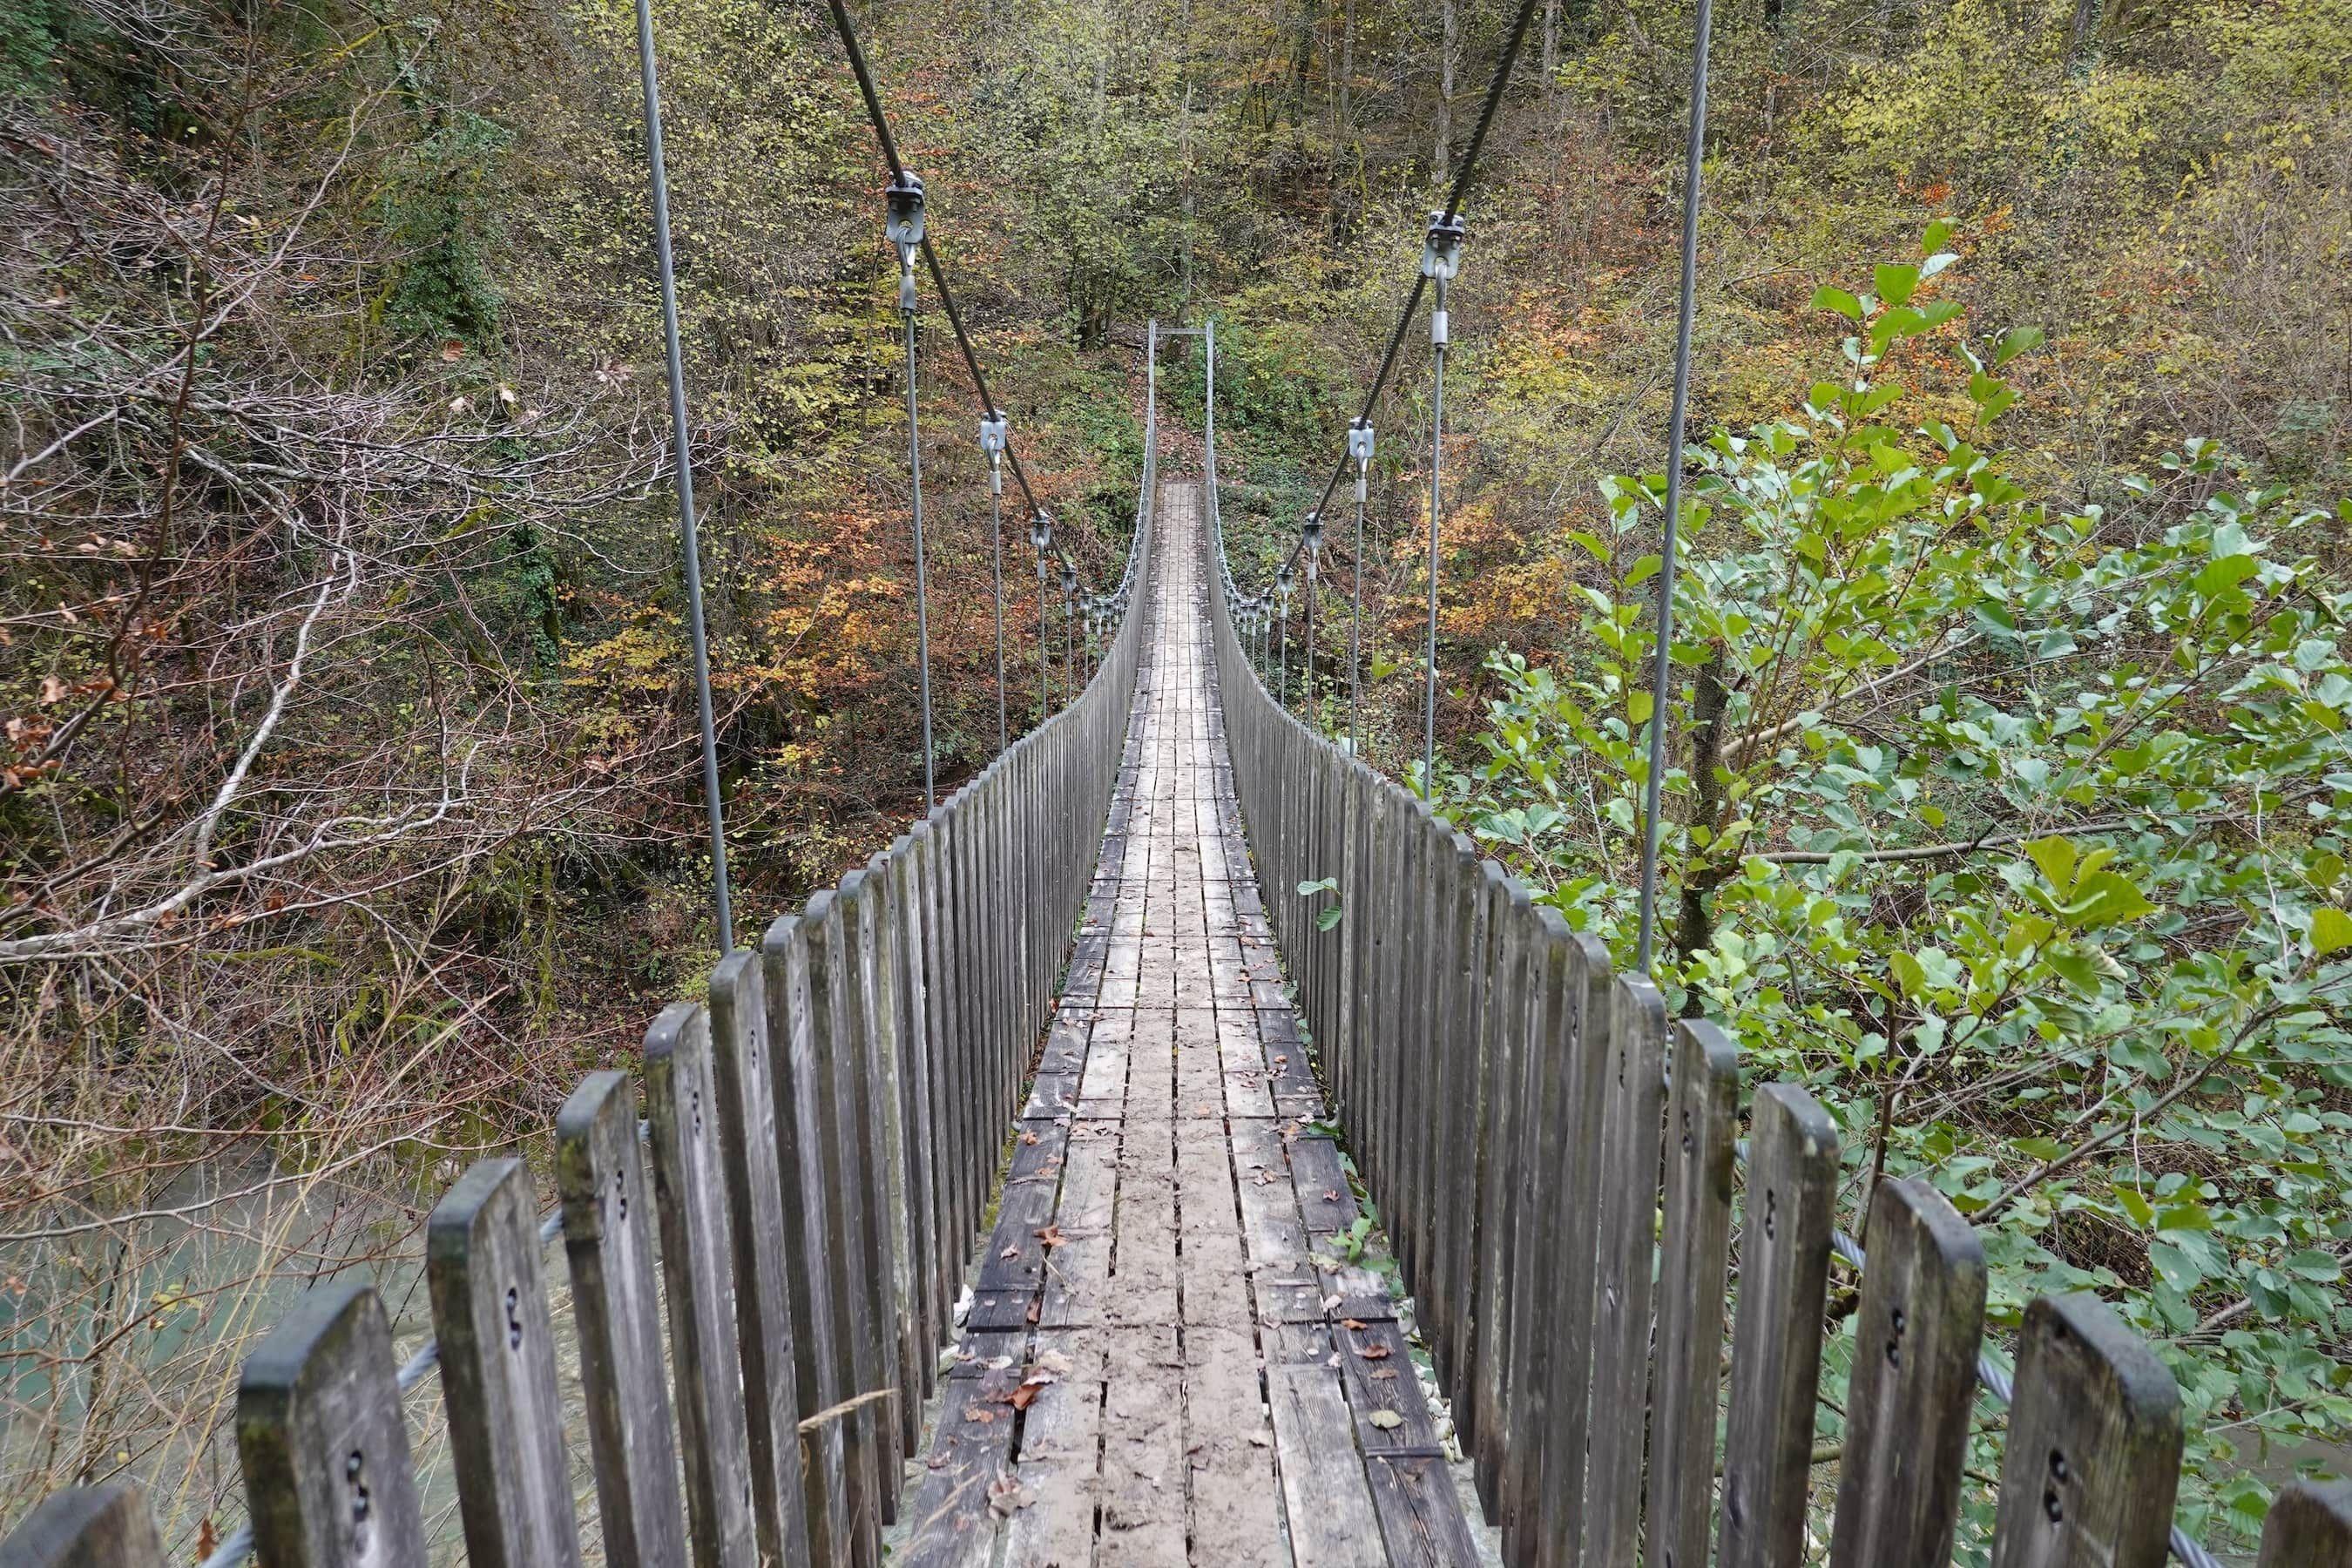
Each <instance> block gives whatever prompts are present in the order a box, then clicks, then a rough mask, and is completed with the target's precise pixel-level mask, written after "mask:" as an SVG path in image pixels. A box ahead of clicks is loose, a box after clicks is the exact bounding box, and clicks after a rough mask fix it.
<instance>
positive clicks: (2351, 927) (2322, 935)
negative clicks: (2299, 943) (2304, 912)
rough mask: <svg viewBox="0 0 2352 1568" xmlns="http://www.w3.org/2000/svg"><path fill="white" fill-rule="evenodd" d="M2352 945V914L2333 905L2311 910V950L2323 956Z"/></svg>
mask: <svg viewBox="0 0 2352 1568" xmlns="http://www.w3.org/2000/svg"><path fill="white" fill-rule="evenodd" d="M2347 947H2352V914H2346V913H2345V912H2344V911H2343V910H2339V909H2336V908H2333V907H2328V908H2324V909H2316V910H2312V911H2311V951H2312V952H2315V953H2316V954H2317V955H2318V956H2319V957H2321V958H2326V956H2327V955H2328V954H2329V953H2331V952H2342V951H2344V949H2346V948H2347Z"/></svg>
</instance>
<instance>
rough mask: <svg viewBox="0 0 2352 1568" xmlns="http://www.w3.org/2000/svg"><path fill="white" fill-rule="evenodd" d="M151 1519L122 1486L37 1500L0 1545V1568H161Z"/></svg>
mask: <svg viewBox="0 0 2352 1568" xmlns="http://www.w3.org/2000/svg"><path fill="white" fill-rule="evenodd" d="M0 1568H163V1546H162V1544H161V1543H160V1542H158V1541H157V1539H156V1536H155V1516H154V1515H153V1514H152V1512H150V1511H149V1510H148V1507H147V1500H146V1499H145V1498H143V1497H142V1496H140V1494H139V1489H137V1488H136V1487H133V1486H131V1485H130V1484H128V1483H127V1482H123V1481H110V1482H108V1483H107V1484H105V1485H103V1486H95V1487H68V1488H67V1489H65V1490H63V1491H60V1492H52V1493H50V1494H49V1495H48V1496H47V1497H46V1498H44V1499H42V1500H41V1504H40V1506H39V1507H38V1508H36V1509H35V1510H33V1511H32V1512H31V1513H30V1514H28V1515H26V1518H25V1522H24V1523H22V1524H20V1525H18V1526H17V1527H16V1530H15V1531H11V1532H10V1534H9V1536H8V1538H7V1539H6V1540H5V1541H0Z"/></svg>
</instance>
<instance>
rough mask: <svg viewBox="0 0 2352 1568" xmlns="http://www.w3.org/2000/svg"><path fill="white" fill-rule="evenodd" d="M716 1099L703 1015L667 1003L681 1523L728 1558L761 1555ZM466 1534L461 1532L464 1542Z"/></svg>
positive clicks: (663, 1163)
mask: <svg viewBox="0 0 2352 1568" xmlns="http://www.w3.org/2000/svg"><path fill="white" fill-rule="evenodd" d="M717 1099H718V1092H717V1089H716V1088H715V1087H714V1085H713V1083H712V1077H711V1065H710V1026H709V1018H708V1017H707V1016H706V1015H705V1014H704V1012H703V1010H702V1009H701V1008H699V1007H697V1006H694V1005H691V1004H688V1003H684V1002H674V1003H672V1004H670V1005H668V1006H667V1007H665V1008H663V1009H662V1011H661V1013H660V1015H659V1016H657V1017H656V1018H655V1019H654V1023H653V1027H652V1028H650V1029H648V1030H646V1120H647V1121H649V1122H650V1123H651V1125H652V1132H653V1149H654V1195H655V1200H656V1205H657V1212H658V1213H659V1215H660V1217H661V1264H662V1281H663V1284H664V1286H665V1287H666V1288H667V1294H668V1297H669V1342H670V1361H671V1365H672V1367H673V1369H674V1370H675V1373H676V1376H677V1390H678V1432H679V1440H680V1441H679V1447H680V1449H681V1452H682V1454H683V1457H684V1458H685V1462H686V1514H687V1523H688V1537H689V1539H690V1541H691V1542H692V1544H693V1547H694V1553H695V1561H696V1562H697V1563H698V1564H701V1565H703V1568H735V1565H736V1564H740V1563H756V1562H758V1561H759V1550H760V1547H759V1524H758V1520H757V1519H756V1517H755V1516H754V1512H753V1509H752V1505H751V1487H750V1486H749V1485H748V1484H747V1481H748V1477H747V1474H746V1471H747V1468H748V1467H749V1464H750V1456H751V1439H750V1436H749V1429H748V1425H747V1423H748V1419H749V1418H748V1416H747V1415H746V1414H745V1411H744V1408H743V1372H742V1360H741V1356H740V1352H739V1350H738V1346H737V1342H736V1322H735V1258H734V1252H733V1249H732V1246H731V1243H730V1237H729V1234H728V1223H727V1196H726V1192H725V1189H724V1187H723V1186H722V1183H723V1182H724V1181H725V1179H726V1177H725V1173H724V1167H723V1165H722V1163H721V1159H720V1154H719V1110H718V1105H717ZM445 1364H446V1362H445ZM471 1539H472V1538H471V1534H470V1532H469V1533H468V1536H467V1540H468V1542H469V1544H470V1542H471Z"/></svg>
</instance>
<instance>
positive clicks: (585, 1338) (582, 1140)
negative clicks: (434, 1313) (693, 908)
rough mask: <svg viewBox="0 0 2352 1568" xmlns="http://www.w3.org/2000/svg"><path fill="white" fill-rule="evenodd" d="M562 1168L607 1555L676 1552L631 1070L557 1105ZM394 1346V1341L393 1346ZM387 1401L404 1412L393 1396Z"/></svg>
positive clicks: (650, 1567) (672, 1442) (646, 1187)
mask: <svg viewBox="0 0 2352 1568" xmlns="http://www.w3.org/2000/svg"><path fill="white" fill-rule="evenodd" d="M555 1178H556V1187H557V1190H558V1192H559V1193H560V1194H562V1204H563V1247H564V1254H565V1256H566V1258H568V1260H569V1261H570V1264H571V1271H572V1321H573V1324H574V1327H575V1329H576V1331H577V1332H578V1335H579V1342H580V1382H581V1385H582V1388H583V1393H584V1395H585V1403H586V1405H587V1413H588V1439H589V1449H590V1452H591V1454H592V1455H593V1458H594V1460H595V1468H596V1517H597V1527H598V1534H599V1535H600V1536H601V1537H602V1539H603V1542H604V1555H605V1558H606V1560H607V1561H609V1562H611V1563H614V1564H615V1565H616V1568H639V1565H644V1568H665V1565H668V1564H675V1563H684V1562H685V1561H686V1500H685V1498H684V1496H683V1494H682V1493H680V1491H679V1490H678V1479H677V1478H678V1457H677V1426H676V1423H675V1422H674V1420H673V1419H672V1417H671V1414H670V1406H669V1381H668V1378H667V1376H666V1375H665V1373H664V1370H663V1367H662V1337H661V1296H660V1292H659V1290H658V1289H656V1286H655V1284H654V1241H653V1226H654V1223H655V1220H654V1190H653V1185H652V1184H651V1183H650V1182H649V1181H647V1180H646V1171H645V1162H644V1160H643V1158H642V1157H641V1156H640V1154H639V1153H638V1150H637V1097H636V1091H635V1086H633V1085H632V1084H631V1083H630V1081H629V1077H628V1075H627V1074H626V1073H620V1072H596V1073H590V1074H589V1075H588V1077H587V1078H586V1079H585V1080H583V1082H582V1083H581V1085H580V1087H579V1088H578V1089H575V1090H573V1091H572V1098H571V1099H570V1100H566V1101H564V1103H563V1108H562V1110H559V1111H557V1112H556V1114H555ZM390 1349H391V1346H390V1342H389V1341H388V1340H387V1341H386V1342H385V1345H384V1351H385V1353H386V1355H387V1356H388V1355H389V1352H390ZM382 1381H383V1388H382V1389H380V1390H377V1391H374V1392H376V1393H377V1394H389V1393H390V1392H391V1387H392V1383H391V1377H390V1373H389V1372H388V1371H387V1372H386V1373H384V1375H383V1380H382ZM389 1407H390V1408H391V1409H393V1410H394V1411H395V1412H396V1411H397V1409H398V1407H399V1406H398V1400H397V1398H396V1397H394V1398H393V1399H392V1400H391V1402H390V1406H389ZM397 1424H398V1422H397V1418H396V1416H395V1420H394V1425H395V1426H396V1425H397ZM239 1428H240V1434H241V1433H242V1428H243V1423H242V1421H241V1420H240V1423H239ZM329 1447H332V1445H329ZM794 1448H795V1452H797V1449H798V1445H797V1444H795V1445H794Z"/></svg>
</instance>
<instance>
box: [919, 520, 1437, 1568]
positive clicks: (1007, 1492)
mask: <svg viewBox="0 0 2352 1568" xmlns="http://www.w3.org/2000/svg"><path fill="white" fill-rule="evenodd" d="M1159 508H1160V510H1159V528H1160V535H1159V544H1158V548H1157V550H1156V551H1155V552H1154V553H1155V577H1156V582H1155V583H1154V584H1153V587H1154V591H1155V598H1154V601H1153V603H1152V604H1151V605H1150V614H1151V616H1152V619H1151V621H1150V626H1149V627H1148V635H1147V639H1146V647H1145V650H1144V655H1143V666H1142V669H1141V672H1140V674H1139V677H1138V680H1137V693H1136V705H1135V714H1134V719H1133V721H1132V722H1131V724H1130V727H1129V733H1128V741H1127V750H1126V754H1125V757H1124V759H1123V763H1122V768H1121V773H1120V776H1119V784H1118V791H1117V794H1116V796H1115V798H1114V800H1113V803H1112V806H1111V813H1110V821H1109V825H1108V832H1107V834H1106V836H1105V837H1104V840H1103V846H1102V856H1101V858H1100V861H1099V863H1098V865H1097V870H1096V874H1095V879H1094V884H1093V888H1092V890H1091V892H1090V895H1089V897H1088V900H1087V909H1086V913H1085V918H1084V921H1083V922H1082V924H1081V926H1080V929H1079V935H1078V939H1077V944H1076V949H1075V951H1074V953H1073V956H1072V959H1071V963H1070V970H1069V974H1068V978H1067V982H1066V985H1065V987H1064V990H1063V994H1062V998H1061V1003H1060V1005H1059V1007H1058V1009H1057V1011H1056V1013H1055V1021H1054V1024H1053V1026H1052V1028H1051V1030H1050V1032H1049V1035H1048V1037H1047V1040H1046V1043H1045V1051H1044V1055H1043V1058H1041V1061H1040V1064H1039V1071H1038V1074H1037V1077H1036V1081H1035V1087H1034V1090H1033V1092H1032V1093H1031V1095H1030V1097H1029V1100H1028V1102H1027V1104H1026V1105H1025V1106H1024V1110H1023V1113H1022V1116H1021V1119H1020V1120H1019V1121H1017V1122H1016V1123H1015V1124H1014V1127H1013V1134H1012V1143H1013V1157H1012V1163H1011V1166H1010V1170H1009V1174H1008V1178H1007V1182H1006V1184H1005V1188H1004V1196H1003V1203H1002V1205H1001V1206H1000V1209H999V1214H998V1218H997V1222H996V1226H995V1228H994V1232H993V1234H992V1236H991V1237H990V1238H989V1240H988V1242H987V1244H986V1247H985V1248H984V1250H983V1251H982V1255H981V1258H980V1269H979V1276H978V1282H977V1285H976V1287H975V1289H974V1291H973V1294H972V1299H971V1310H970V1312H969V1314H968V1317H967V1321H966V1328H965V1331H964V1333H963V1336H962V1338H961V1341H960V1342H959V1345H958V1349H957V1359H956V1364H955V1368H954V1372H953V1373H952V1375H951V1376H950V1379H949V1389H948V1393H947V1395H946V1397H945V1399H944V1400H943V1401H942V1404H941V1406H940V1415H939V1419H938V1425H937V1428H936V1431H935V1434H934V1436H933V1439H932V1443H931V1447H930V1451H929V1455H928V1456H927V1458H926V1459H925V1461H924V1467H923V1468H922V1470H921V1472H920V1476H919V1480H918V1482H917V1483H916V1485H915V1487H914V1489H913V1493H912V1496H911V1497H910V1499H909V1500H908V1513H907V1518H908V1521H909V1532H908V1543H907V1546H906V1548H905V1552H904V1556H903V1558H902V1559H901V1560H902V1561H904V1562H907V1563H920V1564H946V1563H957V1564H972V1565H985V1564H989V1563H1004V1564H1008V1565H1012V1564H1018V1565H1022V1568H1045V1565H1053V1568H1082V1565H1085V1564H1095V1563H1099V1564H1105V1565H1118V1564H1160V1563H1203V1564H1207V1563H1214V1564H1219V1565H1223V1568H1247V1565H1252V1564H1264V1565H1266V1568H1282V1565H1284V1564H1290V1563H1297V1564H1299V1565H1300V1568H1308V1565H1317V1568H1319V1565H1324V1564H1359V1563H1361V1564H1380V1563H1416V1564H1419V1563H1426V1564H1445V1565H1449V1568H1450V1565H1453V1564H1457V1563H1458V1564H1468V1563H1475V1562H1476V1561H1477V1560H1478V1559H1477V1553H1476V1549H1475V1545H1474V1543H1473V1537H1472V1535H1471V1532H1470V1530H1469V1526H1468V1524H1467V1521H1465V1516H1464V1514H1463V1510H1462V1506H1461V1502H1460V1499H1459V1494H1458V1492H1457V1491H1456V1489H1455V1487H1454V1482H1453V1479H1452V1477H1451V1475H1450V1473H1449V1471H1448V1469H1447V1466H1446V1462H1445V1459H1444V1456H1443V1454H1442V1453H1441V1452H1440V1451H1439V1448H1438V1447H1437V1434H1436V1430H1435V1426H1434V1424H1433V1419H1432V1416H1431V1413H1430V1411H1429V1409H1428V1408H1427V1406H1426V1405H1425V1403H1424V1401H1423V1394H1422V1389H1421V1384H1420V1383H1419V1381H1418V1380H1417V1379H1416V1377H1415V1376H1414V1373H1413V1370H1412V1364H1411V1362H1410V1359H1409V1357H1408V1356H1407V1354H1406V1350H1405V1345H1404V1341H1403V1338H1402V1335H1401V1334H1400V1333H1399V1332H1398V1328H1397V1324H1396V1322H1395V1316H1396V1314H1395V1310H1394V1307H1393V1304H1392V1303H1391V1301H1390V1300H1389V1299H1388V1297H1387V1295H1386V1293H1385V1292H1384V1291H1383V1290H1382V1289H1381V1285H1380V1283H1379V1281H1378V1280H1377V1279H1374V1278H1372V1277H1371V1276H1369V1275H1367V1274H1365V1273H1363V1272H1362V1271H1361V1270H1346V1271H1343V1272H1338V1273H1335V1272H1334V1271H1332V1270H1331V1269H1330V1268H1326V1267H1322V1266H1319V1265H1318V1259H1317V1257H1316V1254H1318V1253H1324V1254H1326V1255H1328V1247H1325V1246H1324V1245H1323V1243H1324V1242H1325V1241H1326V1239H1327V1238H1328V1237H1330V1236H1331V1235H1332V1234H1333V1233H1335V1232H1340V1231H1344V1230H1346V1229H1347V1227H1348V1226H1349V1224H1350V1223H1352V1222H1353V1220H1354V1219H1355V1217H1356V1205H1355V1202H1354V1200H1353V1198H1352V1197H1351V1196H1350V1195H1349V1190H1348V1184H1347V1182H1346V1179H1345V1177H1344V1176H1343V1175H1342V1173H1341V1172H1340V1167H1339V1157H1338V1154H1337V1152H1336V1151H1335V1150H1334V1148H1333V1146H1332V1144H1331V1143H1330V1142H1329V1141H1328V1139H1326V1138H1321V1137H1318V1136H1316V1135H1315V1134H1314V1133H1313V1132H1312V1131H1310V1129H1309V1126H1308V1124H1309V1123H1310V1122H1311V1121H1314V1120H1315V1119H1316V1118H1318V1117H1319V1116H1321V1114H1322V1112H1323V1106H1322V1100H1321V1097H1320V1094H1319V1092H1318V1089H1317V1086H1316V1082H1315V1077H1314V1074H1313V1071H1312V1070H1311V1068H1310V1065H1309V1063H1308V1061H1307V1051H1306V1048H1305V1047H1304V1046H1303V1045H1302V1044H1301V1042H1300V1038H1299V1032H1298V1025H1297V1018H1296V1017H1295V1016H1294V1015H1293V1013H1292V1011H1291V1008H1290V1005H1289V1003H1288V1001H1287V1000H1286V997H1285V994H1284V992H1283V986H1282V971H1281V963H1280V960H1279V958H1278V956H1277V954H1276V948H1275V943H1274V939H1273V937H1272V935H1271V934H1270V933H1269V931H1268V929H1267V925H1266V920H1265V910H1264V908H1263V906H1262V904H1261V902H1260V900H1259V896H1258V889H1257V886H1256V884H1255V881H1254V880H1253V878H1252V873H1251V869H1250V863H1249V857H1248V852H1247V849H1246V847H1245V846H1244V840H1243V837H1242V827H1241V819H1240V816H1239V813H1238V811H1237V809H1236V808H1235V806H1234V792H1233V779H1232V772H1231V768H1230V765H1229V763H1228V761H1227V758H1226V755H1225V748H1224V739H1223V729H1222V726H1221V721H1220V713H1219V708H1218V700H1217V692H1216V676H1215V670H1214V665H1213V653H1212V649H1211V646H1210V640H1209V636H1210V634H1209V625H1210V623H1209V612H1208V605H1207V599H1206V592H1207V579H1206V577H1205V575H1204V573H1205V571H1206V570H1207V568H1206V565H1205V563H1204V558H1203V551H1202V546H1203V541H1202V521H1201V505H1200V491H1199V487H1198V486H1197V485H1194V484H1168V485H1164V486H1162V487H1161V489H1160V500H1159ZM1343 1312H1344V1313H1346V1314H1348V1315H1347V1316H1344V1317H1343V1316H1340V1315H1339V1314H1341V1313H1343Z"/></svg>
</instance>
